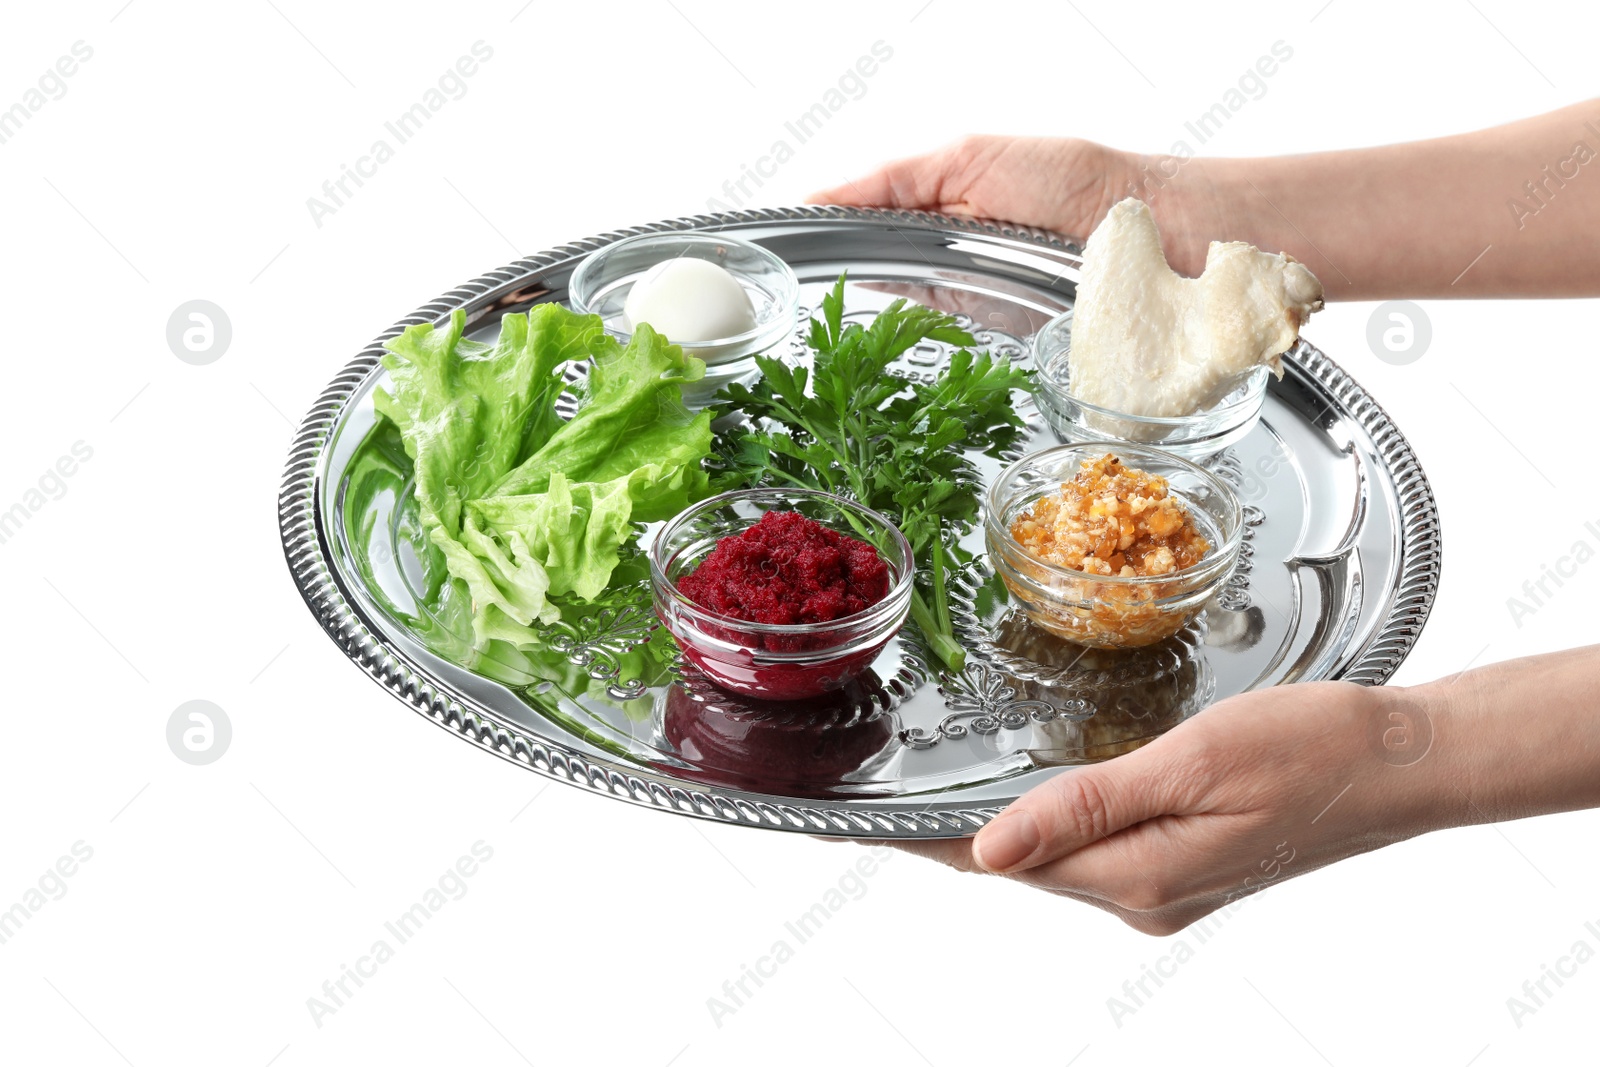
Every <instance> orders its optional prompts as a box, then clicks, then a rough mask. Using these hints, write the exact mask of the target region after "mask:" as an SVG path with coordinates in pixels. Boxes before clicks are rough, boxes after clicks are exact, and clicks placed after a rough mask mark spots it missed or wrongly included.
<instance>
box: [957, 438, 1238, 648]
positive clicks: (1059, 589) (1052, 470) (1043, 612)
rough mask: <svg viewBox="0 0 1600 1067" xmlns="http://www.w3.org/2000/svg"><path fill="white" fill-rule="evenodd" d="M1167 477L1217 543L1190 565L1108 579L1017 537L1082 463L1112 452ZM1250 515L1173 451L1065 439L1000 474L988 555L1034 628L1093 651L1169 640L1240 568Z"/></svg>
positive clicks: (987, 515)
mask: <svg viewBox="0 0 1600 1067" xmlns="http://www.w3.org/2000/svg"><path fill="white" fill-rule="evenodd" d="M1108 452H1109V453H1111V454H1112V455H1114V456H1116V457H1117V458H1119V459H1120V460H1122V462H1123V463H1124V464H1126V465H1127V466H1128V467H1131V468H1134V469H1136V470H1142V471H1144V472H1146V473H1148V474H1155V475H1160V476H1161V477H1163V478H1165V479H1166V480H1167V485H1168V489H1169V491H1170V492H1171V493H1172V494H1173V495H1174V496H1176V497H1178V498H1179V499H1180V500H1182V501H1183V504H1184V506H1185V508H1186V509H1187V510H1188V512H1189V515H1190V517H1191V519H1192V520H1193V521H1194V522H1195V523H1196V525H1198V527H1199V528H1200V532H1201V534H1202V535H1204V537H1205V538H1206V540H1207V541H1209V542H1211V551H1210V552H1208V553H1207V554H1206V556H1205V558H1204V559H1202V560H1201V561H1200V562H1199V563H1196V564H1195V565H1194V566H1192V567H1186V568H1184V569H1183V570H1180V571H1175V572H1174V573H1172V574H1163V575H1156V576H1150V577H1142V576H1141V577H1132V578H1123V577H1119V576H1115V575H1113V576H1104V577H1103V576H1101V575H1098V574H1090V573H1088V572H1086V571H1079V570H1073V569H1071V568H1068V567H1061V566H1057V565H1056V564H1053V563H1046V562H1045V561H1044V560H1041V559H1037V558H1035V557H1034V556H1032V555H1030V554H1029V553H1028V552H1027V551H1026V550H1025V549H1023V547H1022V546H1021V545H1019V544H1018V543H1017V541H1016V539H1015V538H1013V537H1012V536H1011V524H1012V522H1013V521H1015V519H1016V518H1017V516H1018V515H1020V514H1021V513H1022V512H1023V511H1025V510H1026V509H1027V508H1029V507H1030V506H1032V504H1033V502H1034V501H1036V500H1038V499H1039V498H1040V497H1043V496H1047V495H1049V494H1051V493H1054V492H1057V491H1058V490H1059V489H1060V488H1061V486H1062V484H1063V483H1064V482H1069V481H1071V480H1072V478H1073V477H1074V476H1075V475H1076V474H1077V473H1078V470H1079V468H1080V467H1081V466H1082V465H1083V463H1084V461H1085V460H1093V459H1098V458H1099V457H1101V456H1103V455H1105V454H1106V453H1108ZM1242 519H1243V515H1242V512H1241V509H1240V507H1239V500H1238V498H1237V497H1236V496H1234V493H1233V490H1231V489H1229V488H1228V486H1227V484H1226V483H1224V482H1223V481H1221V480H1220V479H1218V478H1217V477H1216V476H1215V475H1213V474H1212V473H1211V472H1210V471H1207V470H1206V469H1204V468H1203V467H1199V466H1196V465H1195V464H1193V463H1190V462H1189V461H1188V460H1185V459H1180V458H1178V457H1177V456H1174V455H1172V454H1171V453H1169V452H1164V451H1160V450H1157V449H1153V448H1139V447H1135V446H1133V445H1126V444H1122V443H1120V442H1115V441H1090V442H1085V443H1082V444H1071V445H1058V446H1056V447H1055V448H1047V449H1045V450H1043V451H1042V452H1035V453H1033V454H1032V455H1028V456H1024V457H1023V458H1022V459H1019V460H1018V461H1017V462H1015V463H1013V464H1012V465H1011V466H1009V467H1007V468H1006V469H1005V470H1004V471H1003V472H1001V474H1000V477H999V478H997V479H996V480H995V481H994V483H993V484H992V485H991V486H990V487H989V491H988V493H987V494H986V495H985V497H984V515H983V525H984V534H985V536H986V538H987V541H988V546H989V560H990V562H991V563H992V564H993V565H994V569H995V572H996V573H997V574H999V575H1000V578H1001V580H1002V581H1004V582H1005V584H1006V588H1007V589H1009V590H1010V591H1011V595H1012V596H1013V597H1015V598H1016V603H1017V605H1018V607H1019V608H1020V609H1021V610H1022V611H1023V612H1024V613H1025V614H1026V615H1027V616H1028V618H1029V619H1031V620H1032V621H1033V622H1034V623H1035V624H1036V625H1038V626H1040V627H1042V628H1043V629H1045V630H1047V631H1049V632H1050V633H1052V634H1055V635H1056V636H1057V637H1062V638H1065V639H1067V640H1068V641H1073V642H1076V643H1078V644H1080V645H1088V646H1089V647H1091V648H1143V647H1144V646H1146V645H1153V644H1155V643H1156V642H1158V641H1161V640H1164V639H1166V638H1168V637H1171V636H1172V635H1173V634H1175V633H1177V632H1178V631H1179V630H1181V629H1182V628H1183V627H1184V625H1185V624H1186V623H1188V622H1189V620H1191V619H1193V618H1194V617H1195V616H1196V615H1198V614H1200V612H1201V611H1202V610H1203V609H1204V608H1205V605H1206V601H1208V600H1210V599H1211V597H1212V595H1213V594H1214V593H1216V592H1217V591H1218V590H1219V589H1221V587H1222V583H1223V582H1225V581H1226V580H1227V579H1228V576H1229V575H1230V574H1232V573H1233V567H1234V563H1235V562H1236V561H1237V560H1238V557H1239V544H1240V541H1241V540H1242V530H1243V521H1242Z"/></svg>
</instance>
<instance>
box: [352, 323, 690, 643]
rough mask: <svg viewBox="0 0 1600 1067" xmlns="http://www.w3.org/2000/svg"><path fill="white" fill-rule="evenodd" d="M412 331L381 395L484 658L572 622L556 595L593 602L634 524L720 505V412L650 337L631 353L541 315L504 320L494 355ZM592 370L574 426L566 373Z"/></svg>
mask: <svg viewBox="0 0 1600 1067" xmlns="http://www.w3.org/2000/svg"><path fill="white" fill-rule="evenodd" d="M464 328H465V316H464V315H463V314H462V313H461V312H459V311H458V312H456V313H455V314H454V315H453V316H452V317H451V322H450V325H449V326H448V327H447V328H445V329H442V330H435V329H433V327H432V326H429V325H423V326H413V327H410V328H409V329H407V330H406V331H405V333H403V334H402V335H401V336H400V337H397V338H395V339H394V340H393V341H391V342H390V343H389V345H388V348H389V354H388V355H386V356H385V357H384V365H385V366H386V367H387V368H388V369H389V372H390V375H391V377H392V379H393V388H392V389H391V390H390V391H389V392H388V393H382V392H380V393H379V394H378V396H377V406H378V410H379V411H380V412H382V413H383V414H384V415H386V416H388V417H389V418H390V419H391V420H393V421H394V423H395V425H396V426H397V427H398V428H399V430H400V433H401V437H402V439H403V440H404V442H405V447H406V451H407V453H408V454H409V455H410V456H411V458H412V460H413V462H414V464H415V467H416V492H417V499H418V502H419V505H420V512H421V515H422V523H423V528H424V530H425V531H426V532H427V534H428V537H429V539H430V540H431V541H432V542H433V543H434V544H435V545H436V546H438V548H439V550H440V552H441V553H442V555H443V557H444V560H445V566H446V568H447V569H448V571H449V573H450V574H451V575H452V576H453V577H455V578H458V579H460V580H461V581H462V582H464V583H465V584H466V586H467V589H468V591H469V593H470V595H471V598H472V607H473V632H474V637H475V640H476V641H477V643H478V644H479V646H480V647H481V646H483V645H484V644H486V643H487V642H488V641H489V640H491V639H498V640H506V641H510V642H512V643H513V644H519V645H523V646H528V647H532V646H537V645H538V644H539V639H538V635H537V632H536V631H535V630H533V629H532V627H533V626H534V625H535V624H536V623H537V624H543V625H549V624H551V623H554V622H555V621H556V620H557V619H559V618H560V617H561V613H562V612H561V605H560V604H559V603H557V602H556V600H554V599H552V598H568V599H570V598H578V599H579V600H592V599H594V598H595V597H597V596H599V595H600V594H601V593H602V592H603V591H604V590H605V589H606V588H607V586H608V584H609V583H610V581H611V578H612V574H613V572H614V571H615V569H616V567H617V565H618V562H619V560H620V558H621V550H622V548H623V546H624V545H625V544H627V543H628V541H629V540H630V539H631V538H632V535H633V527H634V524H636V523H641V522H653V521H657V520H660V519H665V518H669V517H671V516H672V515H674V514H676V513H677V512H679V511H681V510H682V509H683V508H685V507H687V506H688V505H689V504H690V503H693V502H694V501H697V500H701V499H703V498H705V497H706V496H709V495H710V492H711V489H710V482H709V479H708V477H707V475H706V473H705V471H704V470H703V469H702V467H701V464H702V461H703V460H704V459H705V458H706V457H707V456H708V455H709V454H710V452H711V415H710V413H709V412H702V413H700V414H698V415H696V414H693V413H691V412H690V411H689V409H688V408H687V407H686V406H685V405H684V403H683V397H682V393H681V388H680V387H681V385H682V384H683V383H685V382H692V381H696V380H698V379H699V378H701V377H702V376H703V375H704V374H705V365H704V364H703V363H701V362H700V361H699V360H697V359H693V358H689V357H685V356H684V354H683V350H682V349H681V348H679V347H678V346H676V345H672V344H669V343H668V342H667V341H666V339H665V338H663V337H661V336H660V335H659V334H657V333H655V332H654V331H653V330H651V329H650V328H649V327H647V326H641V327H640V328H639V330H638V331H637V332H636V333H635V334H634V335H633V338H632V339H631V341H630V342H629V344H628V346H627V347H626V348H623V347H622V346H620V345H618V344H617V342H616V341H615V340H613V339H611V338H609V337H607V336H606V335H605V333H604V331H603V330H602V329H601V327H600V320H599V319H598V317H596V316H592V315H575V314H573V313H572V312H570V311H568V310H566V309H565V308H563V307H561V306H560V305H557V304H542V305H539V306H538V307H535V308H534V309H533V310H531V311H530V312H528V314H526V315H507V316H505V318H504V319H502V321H501V330H500V337H499V339H498V340H497V341H496V343H495V344H494V345H493V346H489V345H483V344H480V343H478V342H475V341H471V340H468V339H465V338H463V337H462V333H463V330H464ZM583 359H592V360H593V363H592V366H591V368H590V371H589V375H588V381H587V383H586V384H585V385H584V387H583V389H582V391H581V395H580V397H579V402H578V408H577V411H576V413H575V414H574V415H573V417H572V418H571V419H570V420H568V421H565V422H563V421H562V420H561V418H560V417H559V415H557V413H556V410H555V403H556V399H557V398H558V397H559V396H560V395H561V393H562V391H563V390H564V389H566V388H567V387H568V386H567V383H566V381H565V379H564V378H563V376H562V373H561V371H562V368H563V367H564V366H565V365H566V364H567V363H569V362H573V361H578V360H583Z"/></svg>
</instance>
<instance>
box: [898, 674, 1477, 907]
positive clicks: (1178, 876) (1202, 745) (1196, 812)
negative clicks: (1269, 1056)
mask: <svg viewBox="0 0 1600 1067" xmlns="http://www.w3.org/2000/svg"><path fill="white" fill-rule="evenodd" d="M1436 717H1437V716H1433V717H1430V715H1429V714H1428V712H1427V710H1425V707H1424V705H1423V703H1422V701H1421V700H1419V699H1418V698H1416V697H1414V696H1413V695H1412V691H1409V690H1404V689H1369V688H1365V687H1362V686H1358V685H1353V684H1349V683H1344V682H1312V683H1305V684H1301V685H1288V686H1279V687H1276V688H1273V689H1268V690H1262V691H1259V692H1252V693H1245V694H1243V695H1240V696H1236V697H1232V698H1229V699H1227V700H1224V701H1222V702H1220V703H1218V704H1216V705H1215V706H1213V707H1211V708H1209V709H1207V710H1206V711H1204V712H1202V713H1201V714H1200V715H1198V716H1196V717H1195V718H1193V719H1190V720H1189V721H1187V722H1185V723H1183V724H1182V725H1181V726H1179V727H1177V728H1176V729H1174V730H1173V731H1172V732H1171V733H1169V734H1167V735H1165V736H1163V737H1160V738H1158V739H1156V740H1155V741H1152V742H1151V743H1150V744H1148V745H1146V746H1145V747H1143V748H1141V749H1138V750H1137V751H1135V752H1132V753H1129V754H1128V755H1125V756H1120V757H1118V758H1116V759H1113V760H1109V761H1107V762H1105V763H1099V764H1094V765H1092V766H1086V767H1082V768H1076V769H1073V770H1068V771H1065V772H1063V773H1061V774H1060V775H1058V776H1057V777H1055V778H1053V779H1051V780H1050V781H1049V782H1046V783H1045V784H1043V785H1041V786H1039V787H1038V788H1036V789H1034V790H1032V791H1031V792H1029V793H1027V794H1026V795H1024V796H1023V797H1021V798H1020V799H1019V800H1017V801H1016V802H1015V803H1014V804H1012V805H1011V807H1010V808H1008V809H1007V810H1006V811H1005V812H1004V813H1003V814H1001V815H1000V816H999V817H998V818H996V819H995V820H994V821H993V822H991V823H990V824H989V825H988V826H986V827H984V829H983V830H982V831H981V832H980V833H979V834H978V835H977V837H976V838H974V839H971V840H963V841H931V842H908V843H901V844H900V847H902V848H904V849H906V850H908V851H911V852H916V853H918V854H920V855H925V856H930V857H932V858H935V859H939V860H942V861H943V862H945V863H948V864H950V865H951V866H953V867H956V868H958V869H960V870H963V871H978V872H988V873H992V874H1000V875H1004V876H1006V877H1009V878H1013V879H1016V880H1017V881H1020V882H1024V883H1026V884H1028V885H1031V886H1036V887H1037V888H1040V889H1044V890H1046V891H1048V892H1051V893H1056V894H1059V895H1061V896H1064V897H1070V898H1072V899H1074V900H1080V901H1083V902H1084V903H1088V904H1093V905H1095V906H1096V907H1099V908H1103V909H1105V910H1106V911H1109V912H1111V913H1112V914H1114V915H1116V916H1118V917H1119V918H1121V919H1122V920H1123V921H1124V922H1126V923H1127V924H1128V925H1130V926H1132V927H1133V928H1135V929H1137V930H1140V931H1143V932H1144V933H1148V934H1162V935H1164V934H1170V933H1174V932H1176V931H1178V930H1181V929H1183V928H1184V927H1186V926H1188V925H1189V924H1190V923H1193V922H1194V921H1195V920H1197V919H1199V918H1201V917H1203V916H1205V915H1207V914H1209V913H1211V912H1212V911H1215V910H1216V909H1217V908H1219V907H1221V906H1223V905H1224V904H1227V903H1228V902H1229V901H1231V900H1233V899H1235V898H1238V897H1241V896H1244V895H1246V894H1249V893H1253V892H1255V891H1257V890H1259V889H1263V888H1265V887H1266V886H1268V885H1271V884H1273V883H1274V882H1281V881H1283V880H1285V879H1287V878H1293V877H1294V876H1296V875H1299V874H1304V873H1306V872H1308V871H1312V870H1315V869H1316V868H1318V867H1321V866H1324V865H1326V864H1329V863H1333V862H1334V861H1336V860H1340V859H1344V858H1345V857H1347V856H1352V855H1355V854H1357V853H1360V852H1367V851H1370V850H1372V849H1375V848H1381V847H1382V846H1384V845H1387V844H1391V843H1393V842H1396V841H1400V840H1403V839H1404V838H1407V837H1411V836H1414V835H1416V834H1419V833H1423V832H1426V831H1427V830H1431V829H1436V828H1438V827H1440V826H1444V825H1452V824H1456V823H1461V822H1467V821H1477V820H1475V819H1472V818H1471V815H1470V811H1469V810H1468V809H1469V805H1470V804H1471V801H1470V800H1469V798H1467V797H1466V796H1465V795H1464V794H1460V793H1457V792H1455V791H1453V790H1452V788H1451V787H1450V786H1448V785H1441V783H1440V782H1439V781H1438V779H1437V777H1436V776H1435V775H1434V774H1433V773H1432V771H1433V766H1432V765H1431V764H1430V761H1429V758H1428V757H1429V756H1430V754H1431V753H1430V751H1429V749H1430V748H1431V747H1432V745H1433V744H1434V743H1435V742H1436V741H1437V740H1438V738H1436V737H1435V724H1434V722H1433V718H1436Z"/></svg>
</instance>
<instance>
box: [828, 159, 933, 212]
mask: <svg viewBox="0 0 1600 1067" xmlns="http://www.w3.org/2000/svg"><path fill="white" fill-rule="evenodd" d="M949 173H950V153H949V151H948V150H945V149H941V150H940V151H937V152H931V153H929V154H927V155H923V156H912V157H911V158H909V159H898V160H895V161H894V162H893V163H888V164H885V165H884V166H882V167H880V168H879V169H878V170H876V171H874V172H873V173H871V174H868V175H866V176H865V177H863V178H857V179H855V180H854V181H847V182H845V183H844V184H843V185H838V186H835V187H834V188H832V189H824V190H822V191H821V192H816V193H812V194H811V195H810V196H809V197H807V198H806V199H807V201H808V202H809V203H813V204H839V205H841V206H843V207H887V208H911V209H918V210H923V211H927V210H931V209H936V208H939V207H942V206H944V198H943V196H942V195H941V193H942V191H943V188H944V184H945V179H946V178H947V177H948V176H949Z"/></svg>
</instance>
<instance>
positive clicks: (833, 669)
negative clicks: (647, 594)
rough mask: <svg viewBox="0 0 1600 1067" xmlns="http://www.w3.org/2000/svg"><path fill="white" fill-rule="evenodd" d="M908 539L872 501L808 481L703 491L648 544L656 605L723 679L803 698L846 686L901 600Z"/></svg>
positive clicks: (900, 610) (773, 696) (704, 665)
mask: <svg viewBox="0 0 1600 1067" xmlns="http://www.w3.org/2000/svg"><path fill="white" fill-rule="evenodd" d="M914 574H915V569H914V565H913V562H912V556H911V545H910V544H909V543H908V542H907V541H906V539H905V537H904V536H903V535H902V534H901V533H900V531H899V530H898V529H896V528H895V526H894V524H893V523H891V522H890V521H889V520H888V519H886V518H884V517H883V516H882V515H880V514H878V513H877V512H876V511H873V510H871V509H870V508H864V507H862V506H861V505H860V504H856V503H853V502H851V501H849V500H845V499H844V498H842V497H838V496H833V495H832V494H829V493H823V492H819V491H817V490H812V489H741V490H738V491H736V492H732V493H723V494H722V495H720V496H714V497H712V498H710V499H709V500H703V501H701V502H700V503H698V504H696V505H694V506H693V507H691V508H689V509H688V510H686V511H684V512H683V513H681V514H680V515H678V517H677V518H675V519H673V520H672V521H671V522H669V523H667V525H666V526H665V527H663V528H662V530H661V532H660V534H658V535H657V537H656V539H655V542H654V543H653V544H652V545H651V546H650V584H651V588H652V590H653V591H654V595H655V609H656V614H657V615H658V616H660V618H661V622H662V624H663V625H665V626H666V628H667V630H668V631H669V632H670V633H671V634H672V636H673V637H674V638H676V639H677V642H678V646H679V648H681V649H682V651H683V655H684V658H685V659H687V660H688V661H689V662H690V663H692V664H694V665H695V666H696V667H698V668H699V669H700V670H701V671H703V672H704V673H705V675H706V676H707V677H708V678H709V679H710V680H711V681H712V682H714V683H716V684H717V685H719V686H721V687H722V688H724V689H727V690H730V691H732V692H735V693H739V694H741V695H744V696H751V697H756V698H758V699H761V700H805V699H808V698H810V697H815V696H819V695H821V694H823V693H828V692H832V691H833V690H835V689H839V688H841V687H843V686H844V685H846V684H848V683H849V682H850V680H851V679H853V678H855V677H856V676H857V675H858V674H860V673H861V672H862V671H864V670H866V669H867V667H869V666H871V664H872V661H873V660H874V659H876V658H877V657H878V653H879V652H881V651H883V646H884V645H886V644H888V642H889V639H890V638H891V637H893V636H894V635H895V634H896V633H897V632H898V631H899V630H900V627H902V626H904V625H905V621H906V615H907V614H908V612H909V611H910V609H911V589H912V581H913V578H914Z"/></svg>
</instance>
